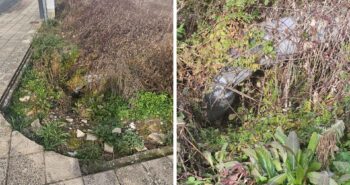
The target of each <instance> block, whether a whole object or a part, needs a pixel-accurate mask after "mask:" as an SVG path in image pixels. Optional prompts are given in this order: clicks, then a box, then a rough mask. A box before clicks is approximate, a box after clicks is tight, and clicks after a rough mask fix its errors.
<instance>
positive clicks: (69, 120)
mask: <svg viewBox="0 0 350 185" xmlns="http://www.w3.org/2000/svg"><path fill="white" fill-rule="evenodd" d="M66 121H68V122H69V123H73V121H74V119H73V118H69V117H68V118H66Z"/></svg>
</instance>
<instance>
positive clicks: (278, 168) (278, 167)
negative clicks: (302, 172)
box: [272, 160, 283, 172]
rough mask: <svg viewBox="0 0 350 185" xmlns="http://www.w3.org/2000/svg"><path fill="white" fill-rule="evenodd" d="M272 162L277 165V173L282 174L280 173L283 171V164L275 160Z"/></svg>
mask: <svg viewBox="0 0 350 185" xmlns="http://www.w3.org/2000/svg"><path fill="white" fill-rule="evenodd" d="M272 162H273V164H274V165H275V168H276V170H277V171H279V172H280V171H282V170H283V168H282V164H281V162H280V161H279V160H273V161H272Z"/></svg>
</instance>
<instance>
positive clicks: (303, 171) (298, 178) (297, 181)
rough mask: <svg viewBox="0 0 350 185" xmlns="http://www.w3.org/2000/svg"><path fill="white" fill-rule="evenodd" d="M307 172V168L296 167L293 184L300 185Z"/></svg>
mask: <svg viewBox="0 0 350 185" xmlns="http://www.w3.org/2000/svg"><path fill="white" fill-rule="evenodd" d="M306 172H307V168H304V167H302V166H300V165H299V166H298V167H297V169H296V178H295V184H302V183H303V180H304V178H305V175H306Z"/></svg>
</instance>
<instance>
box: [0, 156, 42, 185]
mask: <svg viewBox="0 0 350 185" xmlns="http://www.w3.org/2000/svg"><path fill="white" fill-rule="evenodd" d="M20 184H23V185H42V184H45V167H44V156H43V153H36V154H29V155H21V156H15V157H10V161H9V171H8V178H7V185H20Z"/></svg>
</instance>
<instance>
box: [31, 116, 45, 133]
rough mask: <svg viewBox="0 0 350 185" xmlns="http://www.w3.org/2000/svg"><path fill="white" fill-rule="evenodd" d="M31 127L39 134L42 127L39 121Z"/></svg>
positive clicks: (35, 121)
mask: <svg viewBox="0 0 350 185" xmlns="http://www.w3.org/2000/svg"><path fill="white" fill-rule="evenodd" d="M30 126H31V128H32V130H33V131H34V132H37V131H38V130H39V129H40V128H41V127H42V125H41V124H40V120H39V119H36V120H34V121H33V122H32V123H31V124H30Z"/></svg>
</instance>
